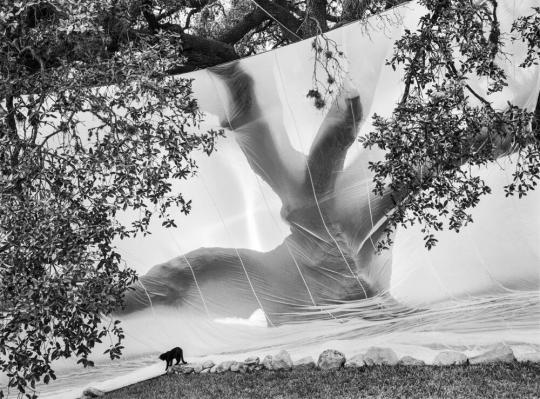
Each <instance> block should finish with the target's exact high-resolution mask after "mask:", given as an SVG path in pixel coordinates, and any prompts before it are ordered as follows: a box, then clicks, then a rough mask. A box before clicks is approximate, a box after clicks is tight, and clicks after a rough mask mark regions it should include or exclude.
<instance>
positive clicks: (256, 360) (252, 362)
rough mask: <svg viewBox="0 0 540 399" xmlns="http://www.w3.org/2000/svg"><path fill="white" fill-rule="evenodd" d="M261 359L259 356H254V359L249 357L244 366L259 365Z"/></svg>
mask: <svg viewBox="0 0 540 399" xmlns="http://www.w3.org/2000/svg"><path fill="white" fill-rule="evenodd" d="M259 361H260V359H259V357H258V356H253V357H248V358H247V359H246V360H244V364H245V365H246V366H251V365H254V366H255V365H257V364H259Z"/></svg>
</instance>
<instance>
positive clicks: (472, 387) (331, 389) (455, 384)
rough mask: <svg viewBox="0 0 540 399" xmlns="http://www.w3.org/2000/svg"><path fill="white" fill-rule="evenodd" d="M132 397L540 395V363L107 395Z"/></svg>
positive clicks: (224, 377)
mask: <svg viewBox="0 0 540 399" xmlns="http://www.w3.org/2000/svg"><path fill="white" fill-rule="evenodd" d="M127 398H144V399H154V398H155V399H158V398H159V399H169V398H170V399H172V398H174V399H177V398H197V399H199V398H220V399H226V398H235V399H236V398H250V399H251V398H261V399H263V398H264V399H266V398H273V399H285V398H328V399H334V398H354V399H357V398H540V364H538V363H512V364H491V365H474V366H450V367H434V366H422V367H413V366H396V367H391V366H375V367H371V368H366V369H341V370H339V371H320V370H313V369H312V370H302V369H295V370H293V371H288V372H283V371H259V372H256V373H252V374H239V373H232V372H228V373H225V374H202V375H200V374H191V375H166V376H162V377H159V378H155V379H153V380H149V381H144V382H141V383H138V384H135V385H131V386H129V387H126V388H123V389H119V390H118V391H114V392H111V393H109V394H107V395H106V396H105V399H127Z"/></svg>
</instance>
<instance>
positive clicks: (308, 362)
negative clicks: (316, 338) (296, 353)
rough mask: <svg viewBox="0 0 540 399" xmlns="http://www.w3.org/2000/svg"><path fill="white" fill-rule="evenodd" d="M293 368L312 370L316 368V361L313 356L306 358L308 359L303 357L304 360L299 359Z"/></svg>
mask: <svg viewBox="0 0 540 399" xmlns="http://www.w3.org/2000/svg"><path fill="white" fill-rule="evenodd" d="M293 367H295V368H297V367H300V368H308V369H312V368H315V360H313V358H312V357H311V356H306V357H303V358H302V359H298V360H296V361H294V362H293Z"/></svg>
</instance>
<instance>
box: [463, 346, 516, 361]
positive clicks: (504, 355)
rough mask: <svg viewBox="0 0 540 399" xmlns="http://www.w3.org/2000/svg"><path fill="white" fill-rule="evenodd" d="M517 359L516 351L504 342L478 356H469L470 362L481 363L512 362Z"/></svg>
mask: <svg viewBox="0 0 540 399" xmlns="http://www.w3.org/2000/svg"><path fill="white" fill-rule="evenodd" d="M514 361H516V357H515V356H514V352H513V351H512V349H511V348H510V347H508V346H506V345H504V344H499V345H496V346H494V347H493V348H492V349H490V350H488V351H487V352H484V353H482V354H480V355H478V356H474V357H471V358H469V363H471V364H479V363H495V362H502V363H512V362H514Z"/></svg>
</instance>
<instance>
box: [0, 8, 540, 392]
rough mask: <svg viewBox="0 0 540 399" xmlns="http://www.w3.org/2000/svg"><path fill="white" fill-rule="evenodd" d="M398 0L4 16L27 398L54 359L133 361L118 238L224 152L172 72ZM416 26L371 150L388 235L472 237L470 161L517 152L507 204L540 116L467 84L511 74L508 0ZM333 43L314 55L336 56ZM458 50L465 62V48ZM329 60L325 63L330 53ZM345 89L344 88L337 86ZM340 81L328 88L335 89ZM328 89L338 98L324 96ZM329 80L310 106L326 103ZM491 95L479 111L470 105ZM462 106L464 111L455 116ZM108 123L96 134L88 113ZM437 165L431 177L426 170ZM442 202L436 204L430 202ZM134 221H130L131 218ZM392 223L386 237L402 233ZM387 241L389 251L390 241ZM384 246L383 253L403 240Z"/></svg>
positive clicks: (17, 376)
mask: <svg viewBox="0 0 540 399" xmlns="http://www.w3.org/2000/svg"><path fill="white" fill-rule="evenodd" d="M400 3H403V1H400V0H387V1H385V0H305V1H292V0H256V1H255V0H254V1H246V0H232V1H220V0H216V1H212V0H182V1H176V0H174V1H173V0H104V1H99V2H98V1H80V0H48V1H47V0H35V1H14V0H9V1H5V2H3V3H2V4H1V5H0V30H1V33H2V34H1V35H0V70H1V73H2V81H1V82H0V168H1V169H0V179H1V185H0V205H1V206H0V226H1V227H0V304H1V311H2V312H1V313H0V318H1V320H2V330H1V333H0V353H1V354H0V369H1V370H2V372H4V373H6V374H7V375H8V377H9V378H10V386H12V387H16V388H17V389H18V390H19V391H20V392H21V393H25V394H27V395H28V396H29V397H31V396H32V395H34V393H33V392H34V387H35V384H36V382H38V381H40V380H43V381H45V382H48V381H49V380H50V379H51V378H53V379H54V378H55V374H54V370H52V369H51V362H52V361H53V360H55V359H58V358H61V357H69V356H72V355H74V356H77V357H79V359H80V360H79V361H80V362H81V363H82V364H83V365H85V366H87V365H91V364H92V362H91V361H90V360H89V359H88V356H89V355H90V353H91V350H92V348H93V347H94V346H95V344H96V343H98V342H101V341H102V340H103V339H105V337H106V336H110V337H111V338H113V339H114V340H113V341H111V342H112V344H111V347H110V349H109V352H108V353H109V354H110V356H111V357H112V358H115V357H118V356H119V355H120V352H121V349H122V344H121V341H122V338H123V332H122V329H121V327H120V325H119V324H118V322H116V321H114V320H111V321H110V323H108V324H107V323H105V324H103V322H104V321H106V320H108V319H107V317H108V316H107V315H109V314H110V313H111V312H112V311H113V310H114V309H116V308H118V307H121V306H122V298H123V294H124V292H125V291H126V289H128V287H129V285H130V284H131V283H132V282H133V281H134V279H135V278H136V276H135V273H134V272H133V271H132V270H131V269H129V267H126V266H125V265H123V264H122V261H121V257H120V255H119V254H118V253H117V252H116V251H115V248H114V246H113V245H112V242H113V240H114V239H115V238H123V237H130V236H134V235H136V234H146V233H147V232H148V226H149V223H150V220H151V219H152V217H154V216H157V217H160V218H162V222H163V224H164V225H165V226H171V227H173V226H174V220H173V217H172V215H171V214H170V210H171V208H172V207H176V206H179V207H180V208H181V209H182V211H183V212H184V213H188V212H189V209H190V202H189V199H185V198H184V197H183V196H182V195H181V193H175V192H172V191H171V185H170V183H169V179H171V178H176V179H178V178H179V179H185V178H189V176H191V175H192V174H193V173H194V171H195V170H196V164H195V163H194V161H193V159H192V157H191V154H192V152H193V151H205V152H207V153H208V154H210V153H211V152H212V151H213V149H214V147H215V145H216V139H217V138H218V137H219V136H220V135H221V134H222V132H220V131H209V132H203V133H199V134H194V133H192V130H191V129H190V127H192V126H197V125H198V124H199V122H200V121H201V117H202V115H201V113H200V112H199V110H198V107H197V103H196V101H195V100H194V99H193V97H192V96H191V86H190V82H189V80H185V79H175V80H174V81H173V80H171V79H169V77H170V76H172V75H176V74H179V73H182V72H187V71H192V70H195V69H200V68H206V67H209V66H214V65H217V64H221V63H224V62H228V61H232V60H235V59H238V58H241V57H245V56H248V55H252V54H256V53H259V52H262V51H267V50H270V49H274V48H277V47H280V46H283V45H286V44H289V43H292V42H295V41H299V40H302V39H305V38H310V37H313V36H315V35H322V36H319V38H321V37H322V38H324V33H325V32H327V31H328V30H330V29H334V28H336V27H338V26H341V25H343V24H345V23H348V22H351V21H354V20H357V19H361V18H365V17H366V16H369V15H373V14H376V13H378V12H380V11H382V10H385V9H388V8H391V7H394V6H396V5H398V4H400ZM421 3H423V4H424V5H425V6H426V7H427V10H428V13H427V14H426V16H424V17H423V18H422V21H421V24H420V26H419V28H418V30H417V31H415V32H407V33H406V34H405V35H404V36H403V37H402V38H401V39H400V40H399V41H398V42H397V43H396V45H395V53H394V55H393V57H392V58H391V59H390V60H388V63H389V65H390V66H393V67H397V66H399V65H401V66H404V71H405V72H404V73H405V75H404V81H405V92H404V94H403V97H402V99H401V101H400V102H399V104H397V106H396V109H395V111H394V114H393V115H392V116H391V117H390V118H382V117H377V118H376V123H375V130H374V132H372V133H371V134H370V135H369V136H368V137H367V138H366V139H365V141H364V145H366V146H368V147H369V146H379V147H381V148H383V149H385V150H387V157H386V159H385V160H384V161H382V162H379V163H376V164H373V165H372V169H373V171H374V172H375V174H376V175H375V183H376V190H378V191H379V192H382V189H383V187H384V186H385V185H387V184H390V185H391V187H392V189H393V190H394V191H395V192H396V193H407V194H404V195H403V196H401V197H400V196H398V197H396V199H395V201H396V210H395V212H393V213H392V214H391V215H390V216H389V217H390V218H391V220H392V223H391V224H390V230H391V229H393V228H395V227H396V226H397V225H399V224H409V223H413V222H415V221H419V222H420V223H422V224H423V225H424V227H425V232H426V244H427V245H428V246H431V245H433V244H434V243H435V242H436V238H435V236H434V235H433V232H434V231H437V230H440V229H442V228H443V223H442V222H441V220H440V217H441V216H443V217H445V216H446V217H448V218H449V227H450V228H452V229H455V230H459V229H460V228H461V227H462V226H463V225H464V224H466V223H467V222H468V221H470V220H471V219H470V215H469V213H468V210H469V209H470V208H471V207H473V206H475V205H476V204H477V203H478V201H479V200H480V198H481V196H482V195H483V194H486V193H487V192H489V187H487V186H486V185H485V184H484V182H482V181H481V180H479V179H478V178H477V177H475V176H473V175H472V174H470V173H469V172H467V171H466V170H464V169H462V168H461V166H462V165H463V164H465V163H469V164H472V165H482V164H485V163H487V162H490V161H493V160H495V159H496V158H497V157H499V156H501V154H507V153H509V152H516V153H518V154H519V157H518V162H517V164H516V165H517V168H516V172H515V175H514V181H513V182H512V183H511V184H509V185H508V187H507V192H508V194H509V195H510V194H513V193H515V192H516V193H518V194H519V195H520V196H521V195H524V194H526V193H527V191H528V190H530V189H533V188H534V187H535V186H536V184H537V181H538V178H539V164H540V133H539V124H538V122H535V120H534V118H535V115H536V118H537V119H538V117H539V111H538V107H537V109H536V111H535V113H530V112H527V111H526V110H523V109H520V108H518V107H516V106H514V105H512V104H510V105H509V106H508V108H507V109H506V110H497V109H494V108H493V107H492V106H491V104H490V102H489V99H486V98H484V97H482V96H480V95H479V94H478V93H476V92H474V90H473V89H472V88H471V87H470V86H468V84H467V76H468V75H469V74H470V73H474V74H476V75H479V76H482V77H485V78H486V79H488V80H489V82H490V90H491V91H493V92H496V91H498V90H501V89H502V88H503V87H504V86H505V84H506V76H505V75H504V72H503V71H502V70H501V68H500V67H498V65H497V62H496V57H497V56H498V55H500V51H501V41H502V40H503V38H502V37H501V34H500V30H499V22H498V21H497V16H496V15H497V14H496V10H497V1H496V0H487V1H470V0H423V1H421ZM539 14H540V8H535V9H531V13H530V16H527V17H523V18H520V19H518V20H517V21H515V23H514V33H515V34H516V37H518V40H523V41H524V42H525V43H526V44H527V46H528V49H529V51H528V55H527V58H526V59H524V60H523V64H522V65H521V66H520V67H523V68H527V67H531V66H532V65H536V64H537V62H538V55H539V51H540V48H539V43H540V30H539V26H540V17H539ZM317 40H319V39H316V40H315V42H314V46H313V48H314V51H315V54H316V55H317V54H319V55H320V56H321V57H326V58H334V57H335V55H336V53H333V54H331V57H327V53H326V52H324V49H323V47H321V45H320V44H318V43H320V42H319V41H317ZM451 48H457V49H458V51H457V52H456V51H450V49H451ZM323 60H324V58H323ZM330 78H331V77H330ZM330 83H331V82H330ZM323 94H324V93H323ZM323 94H321V93H320V92H319V89H318V88H317V87H314V88H313V89H312V90H311V91H310V92H308V93H307V95H308V96H310V97H312V98H313V99H314V100H315V105H318V106H322V105H324V104H323V103H321V101H323V97H324V95H323ZM470 97H475V98H477V99H478V100H479V101H480V104H479V105H477V106H472V105H470V104H469V103H468V102H467V101H466V100H467V98H470ZM449 109H454V110H457V111H456V112H454V113H448V112H445V111H448V110H449ZM88 118H90V119H92V120H94V121H96V122H95V123H93V124H92V125H91V126H88V125H86V124H85V123H84V121H85V120H86V119H88ZM426 171H428V172H426ZM433 194H435V195H433ZM126 209H131V210H135V211H136V212H138V214H139V215H140V217H139V218H138V219H137V220H136V221H135V222H134V223H133V224H130V225H122V224H120V223H119V222H118V220H117V219H116V215H117V213H118V212H121V211H123V210H126ZM390 230H389V233H390ZM389 237H390V234H389V235H388V240H389V239H390V238H389ZM388 240H386V241H383V242H381V247H384V246H387V245H389V241H388Z"/></svg>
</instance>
